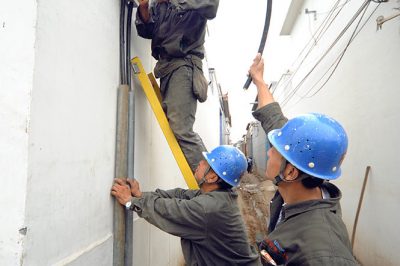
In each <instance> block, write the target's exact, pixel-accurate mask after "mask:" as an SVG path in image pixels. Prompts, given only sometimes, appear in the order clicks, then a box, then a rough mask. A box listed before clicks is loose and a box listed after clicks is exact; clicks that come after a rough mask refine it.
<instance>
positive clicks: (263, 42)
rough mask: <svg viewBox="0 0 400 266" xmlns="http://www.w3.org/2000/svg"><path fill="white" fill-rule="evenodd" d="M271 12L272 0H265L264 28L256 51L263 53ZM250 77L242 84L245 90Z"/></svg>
mask: <svg viewBox="0 0 400 266" xmlns="http://www.w3.org/2000/svg"><path fill="white" fill-rule="evenodd" d="M271 13H272V0H268V2H267V11H266V14H265V23H264V30H263V33H262V36H261V41H260V46H259V48H258V53H260V54H263V52H264V47H265V43H266V41H267V37H268V31H269V25H270V22H271ZM251 81H252V79H251V77H250V75H249V76H248V77H247V81H246V83H245V84H244V86H243V89H245V90H247V89H248V88H249V86H250V84H251Z"/></svg>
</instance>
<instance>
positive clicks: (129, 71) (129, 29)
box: [125, 2, 134, 85]
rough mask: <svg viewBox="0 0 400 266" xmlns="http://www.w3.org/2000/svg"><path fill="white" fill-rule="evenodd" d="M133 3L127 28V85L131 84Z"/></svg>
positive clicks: (129, 10)
mask: <svg viewBox="0 0 400 266" xmlns="http://www.w3.org/2000/svg"><path fill="white" fill-rule="evenodd" d="M133 6H134V4H133V2H129V3H128V17H127V22H126V24H127V26H126V66H125V71H126V84H128V85H130V84H131V68H130V65H131V62H130V60H131V28H132V11H133Z"/></svg>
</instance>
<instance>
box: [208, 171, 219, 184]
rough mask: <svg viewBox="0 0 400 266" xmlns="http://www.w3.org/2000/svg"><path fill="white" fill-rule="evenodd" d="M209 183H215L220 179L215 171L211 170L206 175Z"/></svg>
mask: <svg viewBox="0 0 400 266" xmlns="http://www.w3.org/2000/svg"><path fill="white" fill-rule="evenodd" d="M206 180H207V183H215V182H217V181H218V176H217V174H216V173H215V172H214V171H210V172H209V173H208V174H207V177H206Z"/></svg>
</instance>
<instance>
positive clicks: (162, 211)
mask: <svg viewBox="0 0 400 266" xmlns="http://www.w3.org/2000/svg"><path fill="white" fill-rule="evenodd" d="M203 157H204V159H203V160H201V161H200V163H199V164H198V166H197V168H196V170H195V178H196V180H197V182H198V184H199V187H200V189H199V190H186V189H180V188H176V189H172V190H161V189H157V190H156V191H153V192H141V190H140V188H139V183H138V182H137V181H136V180H128V181H127V182H128V183H126V181H124V180H123V179H116V180H115V184H114V185H113V187H112V189H111V194H112V195H113V196H115V198H116V199H117V200H118V201H119V203H121V204H122V205H125V206H126V208H127V209H129V210H132V211H135V212H136V213H137V214H138V215H139V216H140V217H142V218H144V219H146V220H147V221H148V222H149V223H151V224H153V225H154V226H156V227H158V228H160V229H161V230H163V231H165V232H167V233H170V234H172V235H175V236H179V237H180V238H181V245H182V251H183V255H184V258H185V261H186V264H187V265H260V260H259V256H258V254H257V251H256V250H255V249H254V248H252V247H251V246H250V244H249V242H248V238H247V233H246V228H245V225H244V222H243V220H242V217H241V214H240V211H239V207H238V204H237V197H238V195H237V193H236V191H235V190H232V188H233V187H235V186H237V185H238V184H239V182H240V178H241V176H242V175H243V173H244V172H245V171H246V168H247V161H246V158H245V156H244V155H243V153H242V152H241V151H240V150H239V149H237V148H235V147H233V146H227V145H223V146H219V147H217V148H215V149H213V150H212V151H211V152H209V153H207V152H204V153H203Z"/></svg>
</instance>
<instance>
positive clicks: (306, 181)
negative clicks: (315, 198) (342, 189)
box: [301, 174, 324, 188]
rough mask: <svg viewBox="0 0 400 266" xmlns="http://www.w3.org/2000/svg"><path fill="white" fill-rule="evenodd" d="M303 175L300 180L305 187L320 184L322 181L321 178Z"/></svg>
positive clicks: (314, 186)
mask: <svg viewBox="0 0 400 266" xmlns="http://www.w3.org/2000/svg"><path fill="white" fill-rule="evenodd" d="M304 175H306V177H305V178H303V179H302V180H301V183H302V184H303V186H305V187H306V188H316V187H319V186H321V185H322V183H324V180H323V179H321V178H317V177H313V176H310V175H307V174H304Z"/></svg>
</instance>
